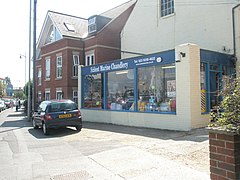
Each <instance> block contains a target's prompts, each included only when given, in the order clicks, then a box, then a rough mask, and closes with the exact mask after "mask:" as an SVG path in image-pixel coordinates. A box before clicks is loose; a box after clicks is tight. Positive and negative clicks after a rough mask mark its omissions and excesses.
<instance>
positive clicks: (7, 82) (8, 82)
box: [5, 76, 11, 84]
mask: <svg viewBox="0 0 240 180" xmlns="http://www.w3.org/2000/svg"><path fill="white" fill-rule="evenodd" d="M5 81H6V84H11V79H10V77H8V76H7V77H5Z"/></svg>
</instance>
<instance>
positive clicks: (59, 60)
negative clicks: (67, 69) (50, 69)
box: [56, 56, 63, 79]
mask: <svg viewBox="0 0 240 180" xmlns="http://www.w3.org/2000/svg"><path fill="white" fill-rule="evenodd" d="M62 73H63V72H62V56H57V58H56V78H58V79H60V78H62Z"/></svg>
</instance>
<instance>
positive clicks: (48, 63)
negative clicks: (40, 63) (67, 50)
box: [45, 58, 51, 80]
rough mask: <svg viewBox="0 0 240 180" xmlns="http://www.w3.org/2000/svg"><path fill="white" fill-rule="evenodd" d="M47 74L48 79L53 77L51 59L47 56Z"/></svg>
mask: <svg viewBox="0 0 240 180" xmlns="http://www.w3.org/2000/svg"><path fill="white" fill-rule="evenodd" d="M45 75H46V78H45V79H46V80H50V77H51V60H50V58H47V59H46V60H45Z"/></svg>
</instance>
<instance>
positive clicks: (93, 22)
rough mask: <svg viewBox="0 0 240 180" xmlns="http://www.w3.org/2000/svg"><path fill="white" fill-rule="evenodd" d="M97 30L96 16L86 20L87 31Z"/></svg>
mask: <svg viewBox="0 0 240 180" xmlns="http://www.w3.org/2000/svg"><path fill="white" fill-rule="evenodd" d="M96 31H97V24H96V17H93V18H91V19H89V20H88V32H89V33H93V32H96Z"/></svg>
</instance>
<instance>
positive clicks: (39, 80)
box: [37, 68, 42, 86]
mask: <svg viewBox="0 0 240 180" xmlns="http://www.w3.org/2000/svg"><path fill="white" fill-rule="evenodd" d="M37 83H38V85H39V86H41V85H42V68H38V82H37Z"/></svg>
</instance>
